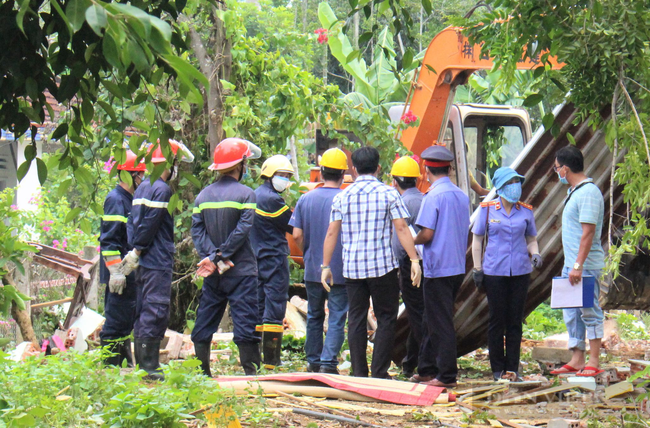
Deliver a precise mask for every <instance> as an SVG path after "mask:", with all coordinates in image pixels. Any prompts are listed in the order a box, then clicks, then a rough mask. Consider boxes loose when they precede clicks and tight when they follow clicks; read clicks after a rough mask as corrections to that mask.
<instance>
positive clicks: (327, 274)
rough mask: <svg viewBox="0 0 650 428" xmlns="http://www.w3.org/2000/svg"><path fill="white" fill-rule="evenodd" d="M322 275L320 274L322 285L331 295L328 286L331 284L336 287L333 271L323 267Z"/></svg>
mask: <svg viewBox="0 0 650 428" xmlns="http://www.w3.org/2000/svg"><path fill="white" fill-rule="evenodd" d="M320 268H321V273H320V283H321V284H323V288H324V289H325V291H327V292H328V293H329V291H330V290H331V288H330V286H329V285H328V284H327V282H328V281H329V283H330V284H331V285H334V276H333V275H332V269H330V267H329V266H321V267H320Z"/></svg>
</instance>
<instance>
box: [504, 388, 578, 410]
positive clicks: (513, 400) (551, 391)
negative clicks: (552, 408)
mask: <svg viewBox="0 0 650 428" xmlns="http://www.w3.org/2000/svg"><path fill="white" fill-rule="evenodd" d="M573 388H575V385H566V384H565V385H559V386H552V387H550V388H545V389H542V390H540V391H535V392H527V393H525V394H519V395H517V396H515V397H510V398H506V399H505V400H501V401H497V402H496V403H492V405H494V406H501V405H503V404H513V403H518V402H520V401H522V400H531V399H533V398H537V397H543V396H545V395H549V394H555V393H556V392H562V391H568V390H570V389H573Z"/></svg>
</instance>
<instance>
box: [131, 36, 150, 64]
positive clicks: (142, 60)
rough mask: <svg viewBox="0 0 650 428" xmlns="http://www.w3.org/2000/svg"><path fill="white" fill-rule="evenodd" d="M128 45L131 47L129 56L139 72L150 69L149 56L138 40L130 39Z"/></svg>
mask: <svg viewBox="0 0 650 428" xmlns="http://www.w3.org/2000/svg"><path fill="white" fill-rule="evenodd" d="M127 46H128V49H129V56H130V57H131V61H133V64H134V65H135V68H136V69H137V70H138V71H139V72H142V71H144V70H146V69H148V68H149V67H150V64H149V61H147V56H146V55H145V53H144V51H143V50H142V48H141V47H140V45H139V44H138V42H136V41H135V40H131V39H129V42H128V44H127Z"/></svg>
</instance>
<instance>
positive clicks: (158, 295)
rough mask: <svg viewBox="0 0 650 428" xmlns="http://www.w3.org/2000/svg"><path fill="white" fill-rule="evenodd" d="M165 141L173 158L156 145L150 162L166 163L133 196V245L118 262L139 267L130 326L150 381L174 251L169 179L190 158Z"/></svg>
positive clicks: (156, 374) (156, 375)
mask: <svg viewBox="0 0 650 428" xmlns="http://www.w3.org/2000/svg"><path fill="white" fill-rule="evenodd" d="M169 146H170V149H171V151H172V153H173V162H172V163H171V164H170V163H169V162H168V161H167V159H166V158H165V156H164V154H163V151H162V149H161V147H160V146H158V147H157V148H156V149H155V150H154V151H153V153H152V155H151V162H152V163H153V164H154V166H157V165H160V164H167V168H166V169H165V170H164V171H163V173H162V174H161V175H160V178H158V179H157V180H156V181H154V182H153V183H151V181H150V180H149V179H145V180H144V181H143V182H142V184H140V186H138V189H137V190H136V191H135V194H134V195H133V210H132V211H131V216H132V220H133V234H132V236H130V237H129V241H130V243H131V244H132V245H133V250H131V251H130V252H129V253H128V254H127V255H126V257H125V258H124V260H123V262H122V265H123V270H124V272H127V273H128V272H130V270H132V269H134V268H137V271H136V287H137V293H138V300H137V305H136V317H135V325H134V329H133V337H134V341H135V361H136V363H138V364H139V365H140V368H141V369H143V370H145V371H146V372H147V373H148V375H147V378H148V379H152V380H162V379H164V376H163V374H162V370H161V369H160V364H159V362H158V354H159V350H160V342H161V341H162V339H163V337H164V335H165V330H166V329H167V324H168V322H169V303H170V298H171V288H172V267H173V265H174V252H175V247H174V222H173V219H172V216H171V214H170V213H169V211H168V209H167V207H168V205H169V199H170V198H171V195H172V191H171V189H170V188H169V186H168V185H167V182H168V181H170V180H172V179H173V178H174V176H175V175H176V174H177V166H176V162H177V161H178V160H183V161H186V162H191V161H193V160H194V156H193V155H192V153H191V152H190V151H189V150H188V149H187V148H186V147H185V146H184V145H183V144H182V143H179V142H176V141H173V140H170V141H169Z"/></svg>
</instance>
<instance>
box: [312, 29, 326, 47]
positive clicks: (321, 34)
mask: <svg viewBox="0 0 650 428" xmlns="http://www.w3.org/2000/svg"><path fill="white" fill-rule="evenodd" d="M314 34H318V43H320V44H321V45H322V44H324V43H327V41H328V40H329V37H327V30H326V29H324V28H319V29H317V30H315V31H314Z"/></svg>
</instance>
